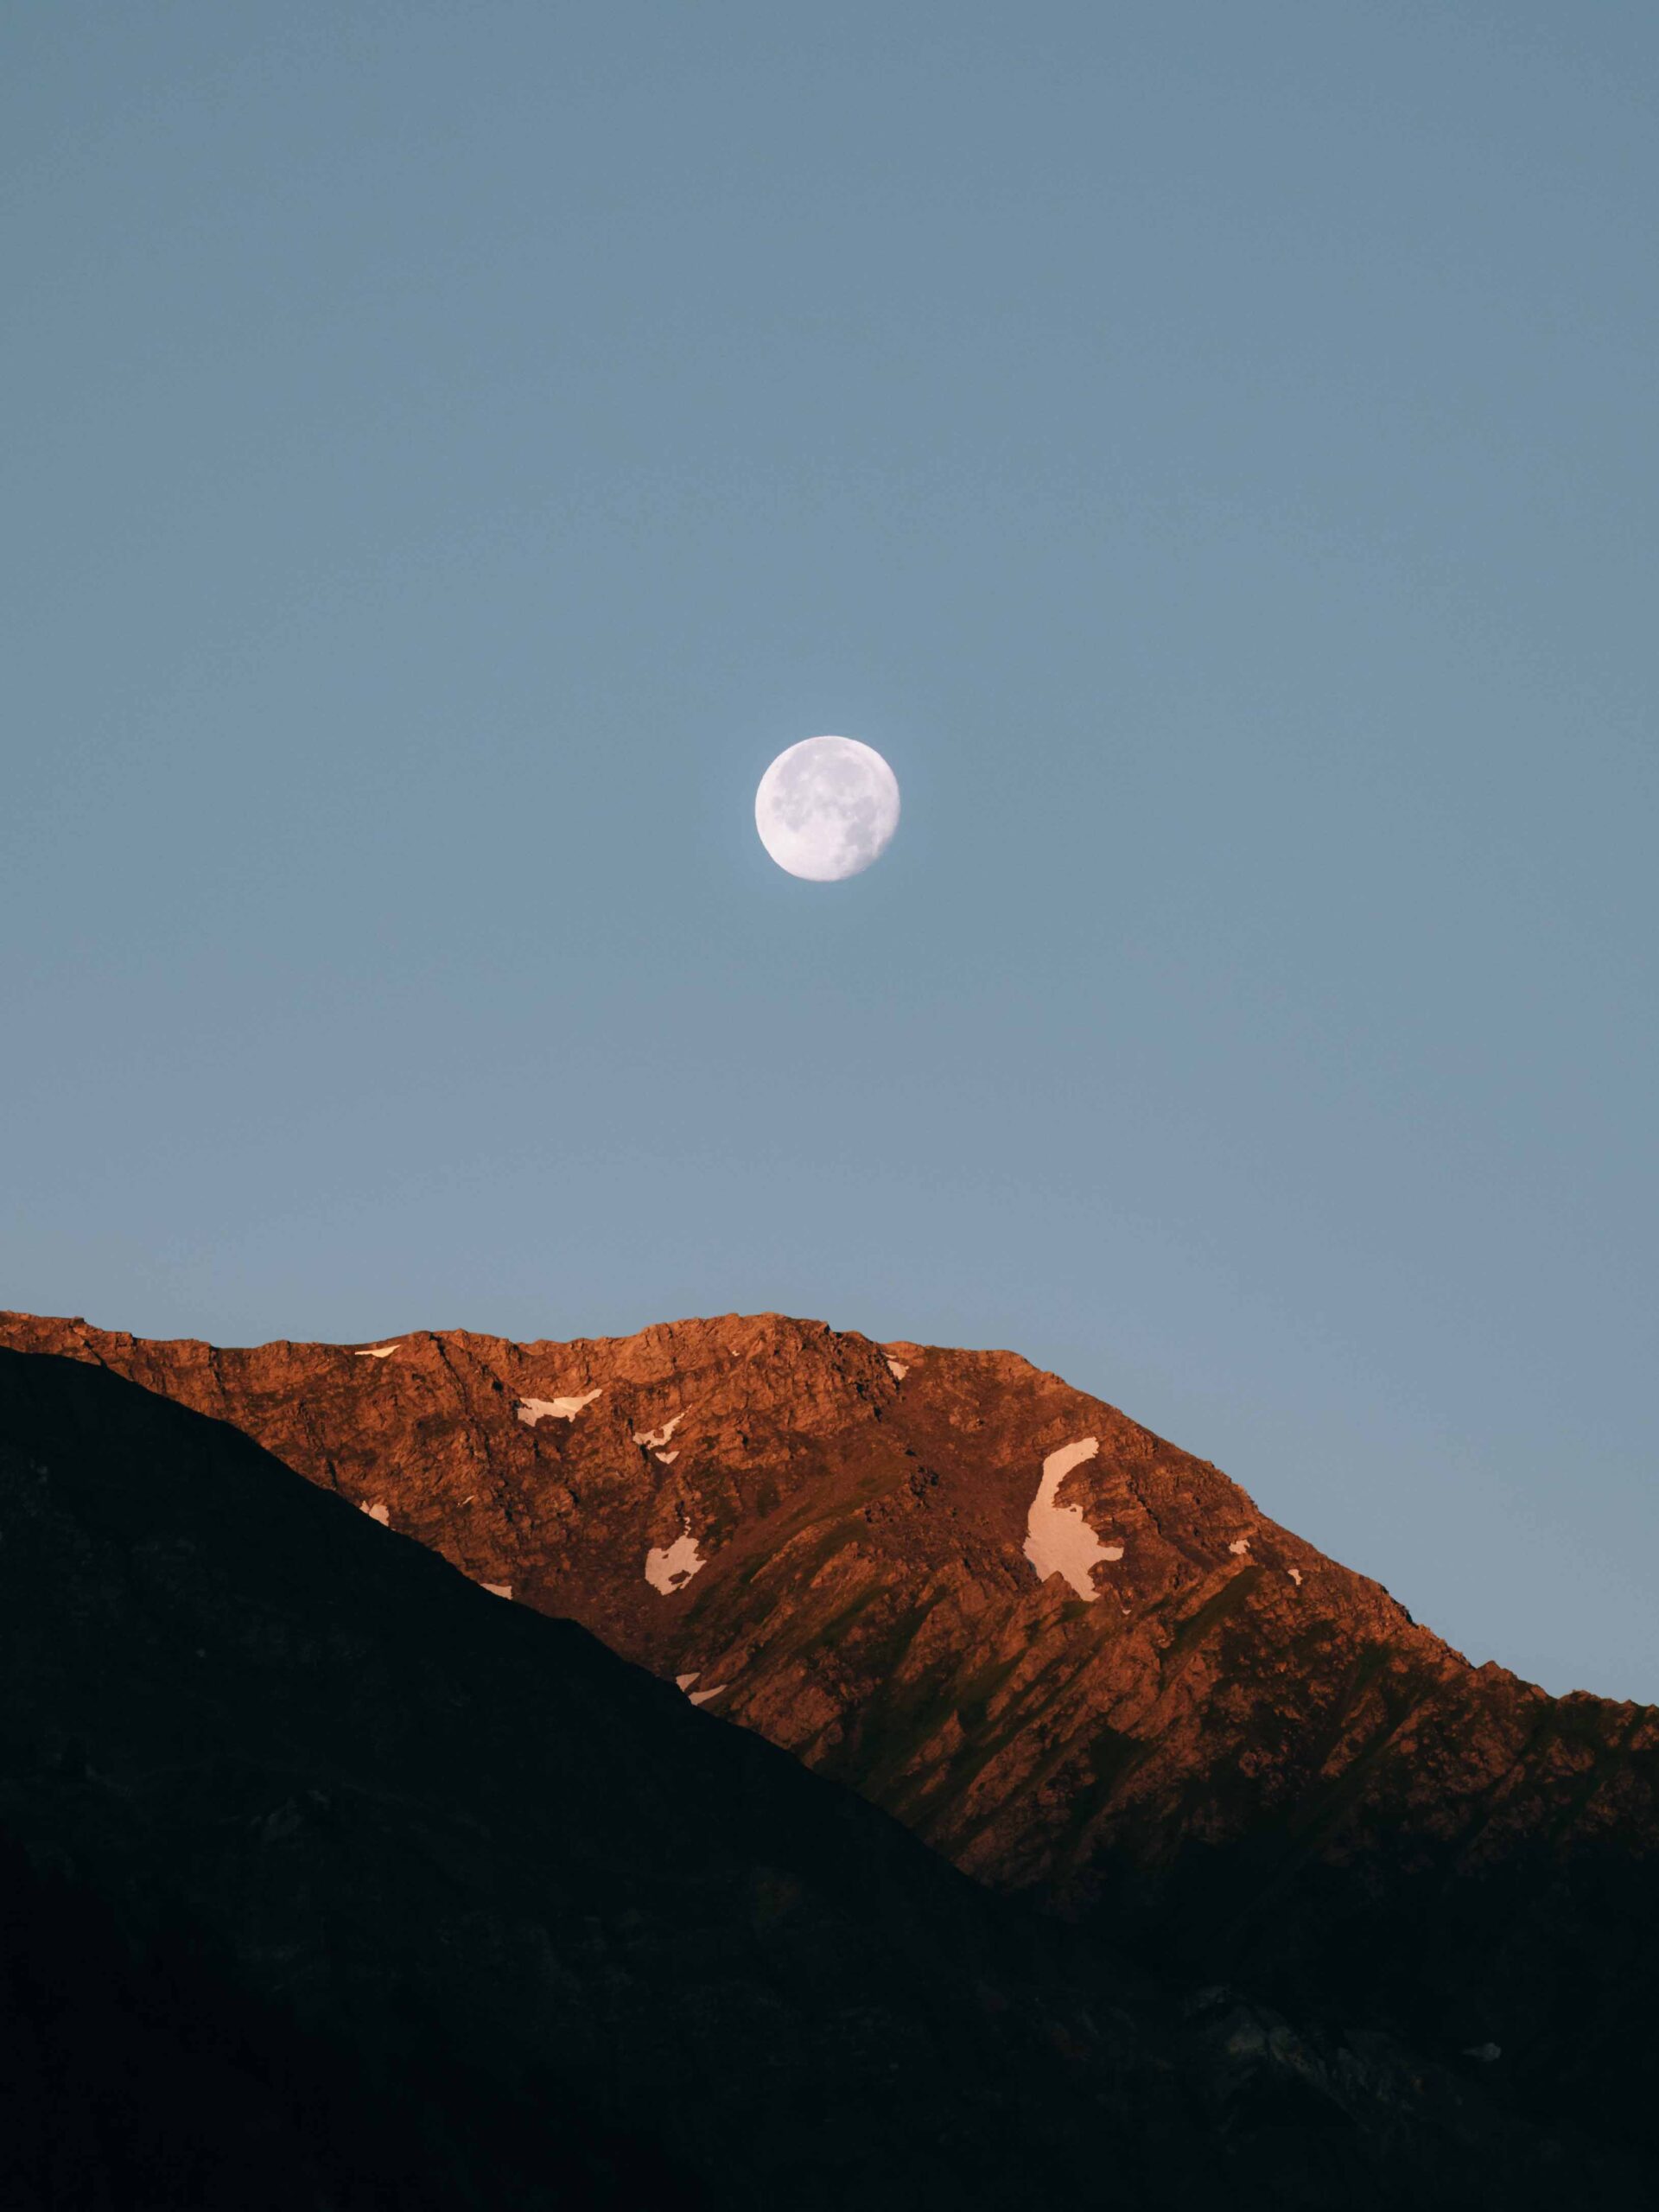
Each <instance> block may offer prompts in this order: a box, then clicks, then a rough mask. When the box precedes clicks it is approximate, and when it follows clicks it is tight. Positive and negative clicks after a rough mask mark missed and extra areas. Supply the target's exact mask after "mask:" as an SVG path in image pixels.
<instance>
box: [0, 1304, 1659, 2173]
mask: <svg viewBox="0 0 1659 2212" xmlns="http://www.w3.org/2000/svg"><path fill="white" fill-rule="evenodd" d="M0 1340H3V1341H5V1342H7V1343H10V1344H14V1345H16V1347H17V1348H19V1349H23V1350H35V1351H54V1352H57V1353H59V1354H60V1355H67V1356H69V1357H77V1358H80V1359H82V1360H88V1361H92V1362H94V1363H99V1364H104V1365H108V1366H111V1367H112V1368H114V1369H115V1370H117V1371H118V1372H120V1373H123V1374H125V1375H127V1376H130V1378H131V1379H133V1380H136V1381H138V1382H140V1383H143V1384H144V1385H145V1387H147V1388H149V1389H155V1390H157V1391H159V1392H161V1393H162V1394H163V1395H170V1396H175V1397H177V1398H180V1399H181V1400H182V1401H183V1402H187V1403H190V1404H193V1405H194V1406H196V1407H197V1408H198V1409H199V1410H201V1411H206V1412H211V1413H213V1414H217V1415H218V1416H219V1417H220V1418H226V1419H229V1420H231V1421H233V1422H235V1423H236V1425H238V1427H243V1428H245V1429H246V1430H247V1432H248V1433H251V1434H252V1435H254V1436H256V1437H257V1439H258V1440H260V1441H261V1442H263V1443H264V1444H265V1445H266V1446H268V1448H270V1449H271V1450H272V1451H274V1452H277V1456H278V1457H279V1458H282V1459H284V1460H285V1461H286V1462H288V1463H289V1465H294V1466H296V1468H298V1470H299V1471H301V1472H302V1473H303V1474H305V1475H307V1476H308V1478H310V1479H312V1480H313V1481H314V1482H317V1483H319V1484H321V1485H323V1486H324V1487H327V1488H332V1489H334V1490H336V1491H339V1492H340V1494H341V1495H343V1496H345V1497H348V1498H350V1499H351V1500H352V1501H353V1503H357V1504H359V1506H361V1507H363V1508H364V1510H365V1511H370V1512H372V1513H373V1514H374V1515H375V1516H376V1517H377V1518H382V1519H385V1521H387V1522H389V1523H390V1525H391V1526H392V1527H393V1528H396V1529H401V1530H403V1531H404V1532H405V1533H408V1534H410V1535H415V1536H416V1538H417V1539H418V1540H419V1541H422V1542H423V1543H425V1544H427V1545H428V1546H429V1548H432V1549H434V1550H436V1551H439V1552H440V1553H442V1554H443V1555H444V1556H446V1557H448V1559H450V1560H451V1561H452V1563H453V1564H454V1565H456V1566H458V1567H461V1570H462V1571H463V1572H464V1573H467V1574H469V1575H470V1576H471V1577H472V1578H473V1579H474V1580H477V1581H480V1582H482V1583H484V1584H486V1585H488V1586H492V1587H494V1588H497V1589H500V1590H510V1591H511V1592H512V1599H513V1601H514V1602H515V1603H518V1604H527V1605H531V1606H533V1607H535V1608H536V1609H537V1610H540V1611H551V1612H556V1613H565V1614H569V1616H570V1617H572V1618H576V1619H579V1620H581V1621H582V1622H583V1623H584V1624H585V1625H587V1626H588V1627H589V1628H590V1629H591V1630H593V1631H594V1633H595V1634H597V1635H599V1636H600V1637H601V1639H602V1640H603V1641H605V1642H606V1643H609V1644H610V1645H611V1646H612V1647H613V1649H616V1650H619V1651H620V1652H621V1653H623V1654H624V1656H628V1657H630V1658H632V1659H634V1660H635V1661H636V1662H639V1663H641V1664H644V1665H645V1666H647V1667H649V1668H650V1669H652V1671H654V1672H656V1673H657V1674H658V1675H660V1676H662V1677H663V1678H664V1679H665V1680H671V1681H680V1683H681V1686H682V1687H683V1688H686V1689H687V1691H688V1693H689V1694H690V1695H692V1696H693V1697H696V1698H698V1699H699V1700H707V1701H708V1702H709V1705H710V1707H711V1708H712V1709H713V1710H714V1711H715V1712H716V1713H719V1714H721V1716H722V1717H726V1718H729V1719H735V1720H737V1721H739V1722H741V1723H742V1724H743V1725H745V1726H749V1727H751V1728H753V1729H754V1730H756V1731H757V1732H760V1733H761V1734H763V1735H766V1736H767V1737H768V1738H771V1740H772V1741H773V1742H774V1743H776V1744H778V1745H780V1746H781V1747H782V1748H784V1749H786V1750H789V1751H792V1752H794V1753H795V1754H796V1756H798V1758H802V1759H803V1760H804V1762H805V1763H806V1764H809V1765H811V1766H813V1767H816V1768H817V1770H820V1771H821V1772H823V1773H824V1774H826V1775H827V1776H829V1777H831V1778H832V1779H836V1780H838V1781H841V1782H843V1783H849V1785H850V1786H852V1787H854V1788H855V1789H858V1790H859V1791H860V1792H861V1794H862V1795H864V1796H868V1797H869V1798H871V1799H873V1800H874V1802H876V1803H878V1804H880V1805H882V1806H883V1807H884V1808H886V1809H887V1810H888V1811H890V1812H892V1813H894V1814H895V1815H898V1816H899V1818H900V1819H902V1820H903V1821H905V1822H906V1825H908V1826H910V1827H912V1828H913V1829H914V1830H915V1831H916V1832H917V1833H918V1834H920V1835H921V1836H922V1837H923V1838H924V1839H925V1840H927V1841H929V1842H931V1843H932V1844H933V1845H934V1846H935V1847H937V1848H938V1849H940V1850H942V1851H943V1852H944V1853H945V1854H946V1855H947V1856H949V1857H950V1858H952V1859H955V1860H956V1861H957V1864H958V1865H959V1866H962V1867H963V1869H964V1870H965V1871H967V1872H970V1873H973V1874H975V1875H976V1876H978V1877H979V1878H982V1879H985V1880H988V1881H990V1882H992V1883H994V1884H995V1885H998V1886H1000V1887H1002V1888H1004V1889H1007V1890H1009V1891H1014V1892H1019V1893H1022V1894H1026V1895H1028V1896H1029V1897H1032V1898H1033V1900H1034V1901H1036V1902H1039V1903H1040V1904H1042V1905H1043V1906H1045V1907H1046V1909H1048V1910H1052V1911H1056V1912H1058V1913H1060V1914H1061V1915H1063V1916H1067V1917H1069V1918H1071V1919H1072V1920H1074V1921H1076V1922H1077V1923H1079V1924H1081V1925H1085V1926H1088V1927H1090V1928H1092V1929H1096V1930H1098V1931H1099V1932H1101V1933H1102V1934H1103V1935H1105V1936H1108V1937H1109V1939H1110V1940H1112V1941H1114V1942H1119V1943H1122V1944H1123V1945H1125V1946H1126V1947H1127V1948H1128V1949H1130V1950H1131V1951H1132V1952H1133V1953H1134V1954H1135V1955H1137V1956H1139V1957H1141V1959H1142V1960H1143V1961H1145V1962H1146V1963H1147V1964H1148V1965H1149V1966H1151V1967H1170V1968H1172V1969H1179V1971H1182V1972H1189V1973H1213V1972H1221V1973H1223V1974H1226V1975H1229V1976H1232V1977H1236V1978H1238V1979H1239V1980H1242V1981H1243V1983H1244V1984H1246V1985H1247V1986H1251V1987H1253V1988H1257V1989H1260V1990H1261V1991H1262V1993H1264V1994H1265V1995H1266V1996H1267V1997H1268V1999H1271V2000H1272V2001H1274V2002H1282V2003H1285V2004H1287V2005H1294V2006H1298V2007H1302V2008H1308V2007H1312V2008H1313V2009H1314V2010H1316V2011H1319V2010H1325V2011H1328V2012H1330V2013H1332V2015H1333V2016H1335V2017H1344V2018H1364V2019H1367V2020H1370V2021H1371V2022H1373V2023H1375V2024H1376V2025H1377V2026H1378V2027H1379V2028H1382V2029H1387V2030H1389V2031H1395V2030H1397V2031H1400V2032H1402V2033H1408V2034H1409V2035H1410V2036H1411V2037H1413V2038H1414V2039H1415V2040H1416V2041H1418V2042H1419V2043H1420V2044H1422V2045H1423V2046H1424V2047H1426V2048H1428V2049H1431V2050H1440V2051H1443V2052H1445V2053H1446V2054H1447V2055H1448V2056H1456V2055H1457V2054H1458V2053H1459V2052H1462V2051H1465V2050H1489V2049H1492V2048H1494V2047H1495V2048H1496V2049H1497V2051H1498V2052H1499V2054H1500V2056H1498V2058H1497V2059H1496V2060H1493V2061H1491V2064H1492V2065H1493V2066H1494V2067H1495V2068H1496V2069H1497V2070H1498V2071H1500V2072H1501V2073H1502V2074H1503V2075H1504V2076H1506V2077H1507V2078H1509V2079H1510V2080H1512V2081H1513V2082H1515V2083H1516V2086H1517V2087H1518V2088H1519V2089H1520V2090H1522V2092H1523V2093H1530V2092H1533V2091H1536V2092H1537V2093H1538V2094H1547V2095H1548V2096H1550V2097H1551V2098H1556V2099H1562V2098H1564V2099H1565V2100H1566V2101H1567V2104H1568V2105H1569V2106H1570V2107H1571V2108H1572V2109H1573V2110H1574V2111H1581V2112H1582V2113H1585V2114H1586V2115H1587V2116H1589V2117H1590V2118H1591V2119H1592V2121H1593V2124H1595V2125H1596V2126H1605V2127H1610V2128H1613V2129H1615V2130H1624V2131H1626V2132H1630V2131H1634V2132H1635V2133H1637V2134H1638V2135H1641V2134H1643V2131H1644V2130H1645V2129H1646V2128H1647V2127H1648V2125H1649V2124H1648V2123H1647V2122H1645V2121H1644V2120H1643V2119H1642V2118H1641V2116H1640V2112H1639V2107H1640V2105H1641V2103H1642V2101H1643V2099H1642V2092H1641V2087H1640V2082H1641V2078H1642V2069H1643V2066H1644V2065H1645V2064H1646V2063H1648V2055H1649V2054H1650V2053H1651V2050H1652V2048H1653V2034H1652V2030H1651V2028H1650V2027H1649V2024H1647V2022H1646V2020H1645V2018H1644V2017H1643V2012H1642V2008H1641V2005H1640V2003H1639V2001H1638V1999H1637V1994H1636V1992H1637V1986H1638V1985H1639V1980H1640V1970H1639V1969H1638V1962H1641V1961H1648V1962H1651V1963H1653V1964H1655V1965H1659V1924H1656V1913H1655V1905H1654V1902H1653V1898H1652V1895H1651V1891H1652V1889H1653V1885H1652V1883H1651V1880H1650V1878H1649V1875H1650V1871H1651V1868H1652V1865H1653V1861H1654V1859H1655V1858H1656V1855H1659V1809H1656V1808H1659V1713H1656V1711H1655V1710H1654V1709H1653V1708H1650V1707H1637V1706H1634V1705H1630V1704H1628V1703H1621V1702H1619V1701H1616V1700H1602V1699H1596V1698H1592V1697H1590V1696H1589V1695H1587V1694H1584V1693H1573V1694H1569V1695H1568V1696H1567V1697H1565V1698H1551V1697H1548V1695H1547V1694H1545V1693H1544V1692H1543V1691H1542V1690H1541V1689H1539V1688H1537V1687H1536V1686H1535V1685H1531V1684H1528V1683H1525V1682H1522V1681H1521V1680H1520V1679H1519V1678H1518V1677H1517V1676H1516V1675H1512V1674H1510V1672H1509V1671H1508V1670H1507V1669H1503V1668H1501V1667H1497V1666H1496V1665H1494V1664H1492V1663H1491V1662H1488V1663H1487V1664H1486V1665H1484V1666H1483V1667H1479V1668H1476V1667H1473V1666H1471V1664H1470V1662H1468V1661H1467V1660H1466V1659H1465V1657H1464V1656H1463V1655H1461V1654H1460V1653H1458V1652H1457V1651H1455V1650H1454V1649H1452V1646H1450V1645H1449V1644H1447V1643H1445V1642H1444V1641H1443V1640H1442V1639H1441V1638H1440V1637H1437V1636H1435V1635H1434V1633H1433V1630H1429V1629H1427V1628H1425V1627H1423V1626H1421V1624H1418V1623H1416V1622H1415V1621H1414V1620H1413V1619H1412V1618H1411V1616H1410V1614H1409V1613H1408V1611H1407V1610H1406V1609H1405V1608H1404V1607H1403V1606H1402V1605H1399V1604H1398V1602H1397V1601H1396V1600H1395V1599H1393V1598H1392V1597H1391V1596H1389V1593H1388V1592H1386V1591H1385V1590H1384V1589H1383V1587H1382V1586H1381V1585H1379V1584H1376V1583H1375V1582H1373V1581H1371V1580H1370V1579H1369V1578H1367V1577H1365V1576H1363V1575H1362V1574H1358V1573H1355V1572H1354V1571H1353V1570H1351V1569H1349V1568H1346V1567H1342V1566H1340V1565H1339V1564H1338V1563H1337V1562H1335V1561H1332V1560H1329V1559H1327V1558H1326V1557H1325V1555H1324V1554H1321V1553H1319V1551H1318V1550H1317V1549H1316V1548H1314V1547H1313V1546H1311V1545H1308V1544H1306V1543H1305V1542H1304V1541H1302V1540H1301V1539H1300V1538H1299V1537H1297V1536H1295V1535H1294V1533H1293V1532H1292V1531H1290V1530H1287V1529H1283V1528H1281V1526H1280V1525H1279V1524H1277V1523H1276V1522H1273V1521H1272V1520H1270V1519H1269V1518H1268V1516H1264V1515H1262V1514H1261V1513H1259V1512H1258V1511H1257V1510H1256V1509H1255V1506H1254V1504H1253V1503H1252V1501H1251V1500H1250V1499H1249V1497H1248V1496H1247V1495H1246V1493H1244V1492H1243V1491H1242V1490H1241V1489H1240V1488H1239V1487H1238V1486H1237V1485H1236V1484H1233V1483H1231V1482H1230V1480H1229V1479H1228V1478H1227V1477H1225V1476H1224V1474H1222V1473H1221V1472H1220V1471H1218V1470H1217V1469H1215V1468H1214V1467H1213V1466H1211V1465H1209V1463H1207V1462H1205V1461H1203V1460H1199V1459H1195V1458H1193V1457H1192V1455H1190V1454H1187V1453H1185V1452H1181V1451H1180V1450H1179V1447H1177V1446H1173V1445H1172V1444H1169V1443H1168V1442H1166V1440H1164V1439H1161V1438H1160V1437H1158V1436H1156V1435H1155V1434H1154V1433H1153V1432H1151V1431H1149V1430H1147V1429H1145V1428H1144V1427H1141V1425H1140V1424H1138V1423H1136V1422H1134V1421H1132V1420H1130V1419H1129V1417H1128V1416H1127V1415H1126V1414H1122V1413H1121V1412H1120V1411H1119V1410H1118V1409H1116V1408H1112V1407H1109V1406H1108V1405H1106V1404H1105V1403H1104V1402H1102V1401H1100V1400H1097V1399H1095V1398H1092V1397H1090V1396H1089V1395H1088V1394H1086V1393H1084V1392H1080V1391H1077V1390H1074V1389H1071V1386H1069V1385H1067V1384H1066V1383H1065V1382H1064V1381H1063V1380H1062V1379H1061V1378H1060V1377H1058V1376H1052V1375H1049V1374H1046V1373H1045V1372H1044V1371H1043V1370H1039V1369H1036V1368H1034V1367H1033V1366H1031V1365H1030V1363H1027V1362H1025V1361H1024V1360H1022V1359H1021V1358H1020V1356H1019V1355H1017V1354H1014V1353H1007V1352H959V1351H950V1350H948V1349H941V1348H938V1347H930V1346H925V1345H921V1344H912V1343H901V1342H897V1341H895V1342H893V1343H890V1344H875V1343H874V1342H873V1341H872V1340H870V1339H868V1338H862V1337H861V1336H858V1335H856V1334H855V1332H836V1331H833V1330H830V1329H829V1328H828V1327H827V1326H826V1325H823V1324H822V1323H810V1322H800V1321H796V1320H793V1319H791V1318H790V1317H786V1316H725V1317H718V1318H716V1319H712V1320H694V1321H687V1322H680V1323H673V1324H661V1325H657V1326H655V1327H653V1328H652V1329H648V1330H645V1331H643V1332H639V1333H638V1334H636V1335H635V1336H633V1337H630V1338H609V1339H606V1338H590V1339H577V1340H575V1341H572V1342H570V1343H568V1344H556V1343H552V1342H547V1341H544V1342H541V1343H537V1344H524V1345H517V1344H512V1343H511V1342H509V1341H508V1340H506V1339H504V1338H493V1337H487V1336H481V1335H474V1334H471V1333H469V1332H414V1333H411V1334H410V1335H408V1336H405V1337H404V1338H395V1339H382V1340H380V1341H379V1343H378V1344H372V1345H359V1346H325V1345H300V1344H277V1345H267V1346H262V1347H251V1348H248V1349H246V1350H244V1351H219V1350H215V1348H213V1347H212V1346H210V1345H207V1344H201V1343H199V1342H196V1341H194V1340H187V1341H182V1342H180V1343H177V1344H149V1343H146V1342H145V1341H144V1340H143V1339H140V1338H130V1337H126V1336H124V1335H121V1334H120V1333H118V1332H101V1331H97V1330H94V1329H92V1328H90V1327H89V1326H88V1325H86V1324H85V1323H79V1322H68V1321H51V1320H46V1319H33V1318H31V1317H26V1316H17V1315H10V1316H4V1317H0ZM374 1355H378V1356H374ZM1085 1442H1092V1445H1093V1447H1094V1448H1093V1450H1092V1451H1091V1452H1088V1453H1086V1454H1085V1455H1084V1456H1081V1457H1078V1458H1077V1459H1076V1463H1075V1464H1073V1465H1069V1466H1068V1467H1067V1468H1066V1470H1065V1472H1064V1474H1063V1476H1062V1478H1060V1480H1059V1481H1058V1485H1057V1487H1056V1489H1055V1492H1054V1497H1053V1499H1052V1502H1051V1503H1052V1510H1054V1511H1055V1512H1057V1513H1058V1514H1061V1515H1067V1514H1069V1515H1071V1516H1075V1517H1074V1518H1073V1519H1072V1520H1071V1522H1068V1523H1067V1531H1065V1532H1063V1533H1066V1532H1069V1533H1070V1535H1072V1536H1075V1535H1076V1534H1077V1530H1079V1529H1083V1530H1086V1531H1087V1532H1088V1536H1089V1540H1090V1541H1089V1543H1088V1544H1087V1545H1086V1546H1085V1547H1084V1549H1085V1550H1087V1549H1092V1550H1093V1551H1094V1552H1096V1553H1098V1554H1101V1556H1099V1557H1098V1558H1096V1559H1095V1560H1092V1562H1091V1563H1090V1565H1089V1566H1088V1567H1087V1568H1086V1570H1084V1569H1081V1568H1080V1569H1079V1570H1078V1574H1077V1579H1076V1580H1073V1579H1069V1578H1068V1576H1067V1575H1066V1574H1065V1573H1054V1574H1052V1575H1050V1576H1049V1577H1047V1578H1046V1580H1039V1577H1038V1573H1037V1571H1036V1568H1035V1567H1034V1566H1033V1563H1032V1560H1031V1558H1030V1556H1028V1555H1027V1551H1026V1548H1025V1547H1026V1546H1027V1543H1028V1542H1030V1541H1032V1535H1033V1522H1032V1516H1033V1512H1034V1511H1035V1510H1036V1508H1037V1505H1038V1501H1039V1496H1040V1493H1041V1491H1042V1487H1043V1481H1044V1467H1045V1463H1046V1460H1048V1459H1050V1458H1051V1457H1052V1455H1056V1454H1064V1453H1066V1452H1076V1451H1077V1447H1078V1446H1081V1445H1082V1444H1084V1443H1085ZM1113 1551H1116V1553H1117V1554H1118V1556H1117V1557H1116V1558H1109V1557H1107V1556H1106V1554H1109V1553H1111V1552H1113ZM1045 1555H1046V1554H1045ZM1085 1574H1086V1582H1085V1580H1084V1576H1085ZM1084 1586H1086V1587H1088V1588H1090V1589H1091V1590H1092V1591H1093V1592H1094V1594H1093V1596H1092V1597H1085V1596H1084V1595H1082V1594H1080V1590H1081V1588H1082V1587H1084ZM1619 1960H1624V1961H1629V1962H1630V1971H1629V1973H1628V1974H1623V1975H1621V1974H1615V1973H1614V1972H1612V1971H1611V1967H1612V1963H1613V1962H1614V1961H1619ZM1598 1961H1599V1962H1601V1963H1599V1964H1598Z"/></svg>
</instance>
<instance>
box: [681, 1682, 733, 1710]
mask: <svg viewBox="0 0 1659 2212" xmlns="http://www.w3.org/2000/svg"><path fill="white" fill-rule="evenodd" d="M727 1687H728V1685H727V1684H726V1683H725V1682H716V1683H715V1687H714V1688H713V1689H711V1690H690V1691H688V1692H687V1693H686V1694H687V1695H688V1696H689V1697H690V1700H691V1702H692V1704H693V1705H707V1704H708V1702H709V1699H710V1698H711V1697H718V1696H719V1695H720V1694H721V1691H722V1690H723V1689H725V1688H727Z"/></svg>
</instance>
